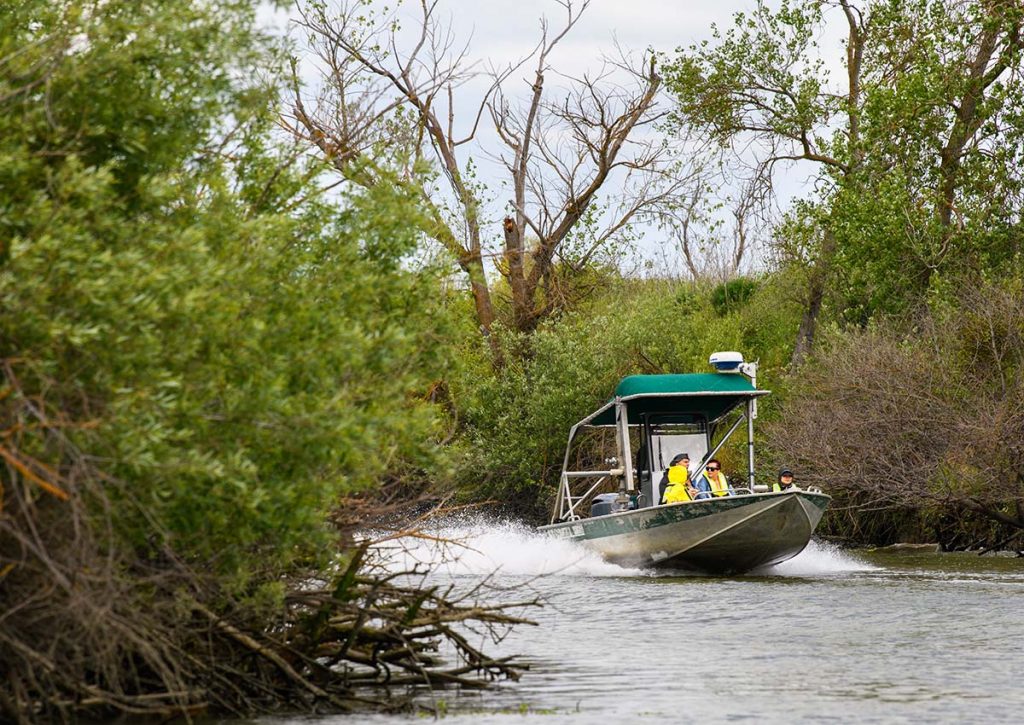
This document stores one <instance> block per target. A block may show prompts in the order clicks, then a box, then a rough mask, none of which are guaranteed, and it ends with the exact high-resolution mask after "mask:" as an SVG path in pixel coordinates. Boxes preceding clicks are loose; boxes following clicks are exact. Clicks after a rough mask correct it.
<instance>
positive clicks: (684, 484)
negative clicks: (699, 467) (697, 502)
mask: <svg viewBox="0 0 1024 725" xmlns="http://www.w3.org/2000/svg"><path fill="white" fill-rule="evenodd" d="M689 485H690V472H689V471H688V470H686V466H672V467H671V468H669V469H668V485H667V486H666V487H665V498H664V499H662V503H678V502H679V501H692V500H693V499H691V498H690V492H689V490H688V487H689Z"/></svg>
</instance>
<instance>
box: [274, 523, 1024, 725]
mask: <svg viewBox="0 0 1024 725" xmlns="http://www.w3.org/2000/svg"><path fill="white" fill-rule="evenodd" d="M439 533H442V534H443V535H445V536H448V537H461V538H463V539H464V542H465V546H464V547H455V548H452V547H450V546H449V547H438V546H437V545H436V544H433V543H426V542H417V543H414V544H413V546H412V547H411V551H409V552H407V553H403V554H401V555H399V554H397V553H396V555H395V559H394V566H408V565H409V564H410V563H411V562H412V561H416V560H418V561H424V562H432V563H434V564H435V565H437V574H436V575H435V576H436V577H440V578H442V579H447V580H452V581H455V582H456V583H465V584H467V585H468V584H469V583H470V582H475V581H478V580H479V579H480V578H481V577H482V576H486V575H487V574H490V573H491V572H493V571H494V570H495V569H497V571H498V574H497V575H495V577H494V578H493V582H494V583H495V584H496V585H497V586H498V587H499V588H505V587H511V586H513V585H520V586H521V587H525V588H527V589H528V590H529V591H530V592H531V593H533V592H537V593H539V594H541V595H542V596H543V597H544V599H545V601H546V602H547V606H545V607H544V608H543V609H541V610H534V611H531V612H529V615H530V616H532V617H533V618H534V619H535V620H536V621H538V623H539V624H540V626H539V627H521V628H518V629H517V630H515V631H514V632H513V633H512V634H511V635H510V636H509V637H508V638H507V639H506V640H505V641H503V642H502V643H501V644H500V645H498V646H497V648H495V647H493V646H492V648H491V651H492V652H494V653H495V654H513V653H516V654H520V655H522V656H523V658H524V659H525V660H527V661H529V662H530V663H531V671H530V672H528V673H526V674H525V675H524V676H523V678H522V680H521V681H520V682H518V683H502V684H501V685H500V686H499V687H497V688H496V689H494V690H493V691H489V692H487V693H483V694H460V693H458V692H455V691H442V692H440V693H433V695H432V697H433V698H435V699H443V700H444V701H445V705H446V707H447V709H448V715H447V719H453V720H459V721H464V722H467V723H469V722H473V723H477V722H488V723H490V722H493V723H507V722H510V721H511V720H514V719H515V718H518V717H520V716H521V713H523V712H533V713H535V714H534V719H536V718H542V719H541V721H542V722H556V721H559V722H560V721H564V722H573V723H591V722H593V723H598V722H600V723H604V722H607V721H609V719H613V720H627V721H632V720H640V721H642V722H703V721H721V720H748V721H753V722H792V721H808V722H817V721H821V720H834V721H839V722H851V721H855V722H882V723H888V722H919V721H932V722H938V721H941V722H960V721H970V722H1009V721H1011V720H1012V721H1014V722H1016V721H1017V720H1018V719H1019V713H1020V711H1021V708H1022V707H1024V687H1022V682H1021V678H1022V675H1024V665H1022V661H1024V660H1022V654H1024V628H1022V627H1021V624H1020V613H1021V605H1022V604H1024V560H1019V559H1012V558H996V557H986V558H979V557H977V556H976V555H971V554H936V553H934V552H926V551H920V550H909V551H892V550H886V551H876V552H860V551H858V552H855V553H851V552H846V551H842V550H839V549H836V548H834V547H830V546H828V545H823V544H818V543H814V542H812V544H811V546H810V547H808V549H807V550H806V551H804V552H803V553H802V554H800V555H799V556H798V557H796V558H795V559H792V560H790V561H788V562H785V563H783V564H779V565H776V566H774V567H770V568H767V569H765V570H763V571H759V572H755V573H754V574H752V575H749V576H745V577H732V578H717V577H702V576H655V575H651V574H649V573H646V572H642V571H639V570H625V569H621V568H619V567H616V566H613V565H610V564H606V563H604V562H603V561H601V560H600V559H599V558H597V557H596V556H594V555H592V554H589V553H587V552H585V551H582V550H581V549H579V548H578V547H576V546H575V545H573V544H570V543H568V542H565V541H551V540H548V539H545V538H542V537H539V536H537V535H535V534H533V533H531V532H529V531H528V530H526V529H523V528H521V527H517V526H513V525H489V524H485V523H481V522H472V521H471V522H468V523H462V524H453V525H452V526H450V527H447V528H445V529H443V530H442V531H440V532H439ZM456 555H457V558H453V557H456ZM523 594H524V592H523V591H522V590H519V591H516V590H512V591H510V592H506V593H505V594H501V593H500V592H498V591H495V592H494V596H506V597H511V598H514V599H522V598H523ZM426 697H427V698H428V699H429V698H430V697H431V695H430V694H428V695H426ZM359 719H360V721H362V722H375V723H397V722H406V721H411V720H420V719H421V718H411V719H410V718H407V717H399V716H387V717H384V716H374V717H362V718H359ZM326 721H327V722H338V723H341V722H349V721H350V720H348V719H347V718H334V719H332V718H327V720H326ZM274 722H283V721H274Z"/></svg>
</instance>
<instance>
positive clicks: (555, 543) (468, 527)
mask: <svg viewBox="0 0 1024 725" xmlns="http://www.w3.org/2000/svg"><path fill="white" fill-rule="evenodd" d="M424 533H425V534H426V535H427V536H428V537H433V538H424V537H404V538H402V539H398V540H396V541H392V542H388V543H386V544H384V545H382V547H381V548H382V549H383V548H385V547H386V555H387V560H388V568H389V569H392V570H394V571H408V570H409V569H411V568H412V567H413V566H414V565H416V564H419V565H421V567H420V568H424V567H427V568H430V569H431V570H432V571H434V572H435V573H438V574H446V575H448V576H453V577H461V576H466V577H477V578H479V577H481V576H488V575H491V574H494V573H497V574H498V575H510V576H527V577H532V576H547V575H556V576H584V577H609V576H610V577H629V576H643V575H644V573H643V572H641V571H640V570H638V569H626V568H623V567H620V566H616V565H615V564H609V563H608V562H606V561H604V560H603V559H601V557H600V556H599V555H598V554H596V553H594V552H592V551H589V550H588V549H585V548H583V547H582V546H579V545H577V544H574V543H572V542H570V541H565V540H563V539H555V538H552V537H549V536H545V535H544V534H541V533H538V532H537V531H536V530H534V529H532V528H530V527H528V526H526V525H524V524H522V523H518V522H514V521H494V520H488V519H485V518H483V517H459V518H456V519H447V520H444V521H441V522H437V523H434V524H431V525H428V526H427V527H426V528H425V530H424Z"/></svg>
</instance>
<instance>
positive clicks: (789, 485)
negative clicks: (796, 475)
mask: <svg viewBox="0 0 1024 725" xmlns="http://www.w3.org/2000/svg"><path fill="white" fill-rule="evenodd" d="M795 488H796V484H794V483H793V472H792V471H791V470H789V469H788V468H781V469H779V480H778V481H776V482H775V485H773V486H772V491H773V492H775V493H781V492H782V491H792V490H793V489H795Z"/></svg>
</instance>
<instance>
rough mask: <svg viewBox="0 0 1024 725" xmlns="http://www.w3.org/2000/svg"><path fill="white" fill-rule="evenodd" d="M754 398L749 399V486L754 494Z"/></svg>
mask: <svg viewBox="0 0 1024 725" xmlns="http://www.w3.org/2000/svg"><path fill="white" fill-rule="evenodd" d="M754 402H755V400H754V398H748V399H747V486H748V487H749V488H750V492H751V493H753V492H754Z"/></svg>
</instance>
